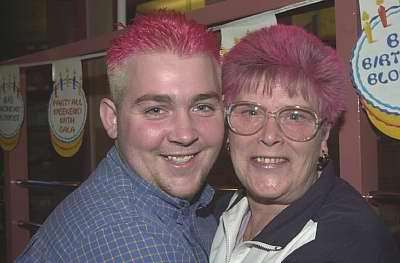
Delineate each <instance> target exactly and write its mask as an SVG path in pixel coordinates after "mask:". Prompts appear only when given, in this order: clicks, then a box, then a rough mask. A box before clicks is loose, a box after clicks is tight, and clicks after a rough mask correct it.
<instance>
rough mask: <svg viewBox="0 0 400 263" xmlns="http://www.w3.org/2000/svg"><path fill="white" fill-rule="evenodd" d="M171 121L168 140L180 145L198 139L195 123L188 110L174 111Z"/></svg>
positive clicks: (189, 143) (185, 144)
mask: <svg viewBox="0 0 400 263" xmlns="http://www.w3.org/2000/svg"><path fill="white" fill-rule="evenodd" d="M172 122H173V123H172V129H171V131H170V133H169V136H168V140H169V141H170V142H173V143H176V144H179V145H182V146H189V145H192V144H193V143H194V142H196V141H197V140H198V139H199V135H198V131H197V128H196V123H195V120H193V118H192V116H191V115H190V112H186V111H178V112H176V115H175V118H174V119H173V120H172Z"/></svg>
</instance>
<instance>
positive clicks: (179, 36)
mask: <svg viewBox="0 0 400 263" xmlns="http://www.w3.org/2000/svg"><path fill="white" fill-rule="evenodd" d="M156 52H171V53H173V54H177V55H179V56H191V55H195V54H207V55H210V56H212V57H214V58H215V59H216V60H217V61H218V62H219V60H220V55H219V49H218V44H217V40H216V37H215V36H214V34H213V33H212V32H208V31H207V28H206V27H205V26H204V25H201V24H198V23H197V22H195V21H194V20H190V19H187V18H186V17H185V15H184V14H181V13H178V12H174V11H165V10H160V11H157V12H155V13H152V14H149V15H144V16H138V17H136V18H135V19H134V20H133V23H132V24H131V25H129V26H128V27H127V28H126V29H125V32H123V33H122V34H121V35H120V36H119V37H117V38H116V39H114V40H113V42H112V45H111V47H110V49H109V50H108V52H107V65H108V67H109V68H111V69H112V68H114V67H115V66H117V65H118V64H120V63H121V62H122V61H123V60H125V59H127V58H128V57H130V56H132V55H136V54H143V53H146V54H148V53H156Z"/></svg>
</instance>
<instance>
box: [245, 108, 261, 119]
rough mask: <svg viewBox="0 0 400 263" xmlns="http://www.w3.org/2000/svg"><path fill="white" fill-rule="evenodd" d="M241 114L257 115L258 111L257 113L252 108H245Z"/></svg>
mask: <svg viewBox="0 0 400 263" xmlns="http://www.w3.org/2000/svg"><path fill="white" fill-rule="evenodd" d="M242 115H245V116H249V117H252V116H257V115H259V113H258V111H257V110H254V109H247V110H243V111H242Z"/></svg>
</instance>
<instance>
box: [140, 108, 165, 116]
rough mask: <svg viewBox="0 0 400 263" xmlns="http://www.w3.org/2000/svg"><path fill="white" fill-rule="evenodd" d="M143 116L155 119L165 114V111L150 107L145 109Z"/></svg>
mask: <svg viewBox="0 0 400 263" xmlns="http://www.w3.org/2000/svg"><path fill="white" fill-rule="evenodd" d="M144 114H145V115H146V116H150V117H157V116H162V115H165V114H167V111H166V110H165V109H163V108H161V107H151V108H147V109H145V110H144Z"/></svg>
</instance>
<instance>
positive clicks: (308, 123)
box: [278, 108, 318, 141]
mask: <svg viewBox="0 0 400 263" xmlns="http://www.w3.org/2000/svg"><path fill="white" fill-rule="evenodd" d="M278 121H279V125H280V127H281V130H282V132H283V133H284V134H285V135H286V136H287V137H289V138H290V139H292V140H295V141H307V140H309V139H311V138H312V137H314V135H315V133H316V132H317V130H318V124H317V117H316V115H315V113H314V112H312V111H308V110H304V109H298V108H293V109H285V110H283V111H281V112H280V113H279V116H278Z"/></svg>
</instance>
